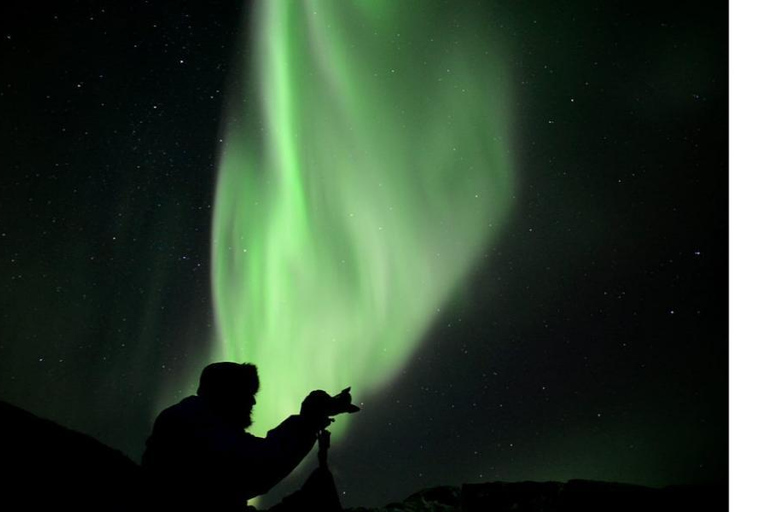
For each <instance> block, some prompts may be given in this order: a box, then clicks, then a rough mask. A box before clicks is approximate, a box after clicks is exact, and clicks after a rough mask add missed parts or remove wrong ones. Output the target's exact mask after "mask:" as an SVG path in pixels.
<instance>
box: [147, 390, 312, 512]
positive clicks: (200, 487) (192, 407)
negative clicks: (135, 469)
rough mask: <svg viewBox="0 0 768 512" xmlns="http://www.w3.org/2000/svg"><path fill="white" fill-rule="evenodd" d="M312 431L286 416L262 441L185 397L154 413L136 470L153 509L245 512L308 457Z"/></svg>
mask: <svg viewBox="0 0 768 512" xmlns="http://www.w3.org/2000/svg"><path fill="white" fill-rule="evenodd" d="M315 439H316V437H315V432H314V431H313V429H312V427H311V426H310V425H309V424H308V423H307V421H306V420H305V419H304V418H302V417H301V416H291V417H289V418H288V419H286V420H285V421H283V422H282V423H281V424H280V425H278V426H277V427H275V428H274V429H272V430H270V431H269V433H268V434H267V437H266V438H261V437H255V436H253V435H251V434H249V433H247V432H245V431H244V430H243V429H238V428H235V427H232V426H230V425H228V424H226V423H225V422H223V421H222V420H221V418H220V416H218V415H217V414H216V413H215V412H214V411H213V410H211V408H210V407H209V405H208V404H207V403H206V401H205V400H204V399H202V398H200V397H198V396H190V397H187V398H185V399H184V400H182V401H181V402H179V403H178V404H176V405H174V406H172V407H169V408H168V409H166V410H164V411H163V412H161V413H160V415H159V416H158V417H157V419H156V420H155V425H154V428H153V430H152V435H151V436H150V437H149V439H148V440H147V446H146V450H145V452H144V457H143V459H142V466H143V467H144V468H145V469H146V473H147V477H148V479H149V483H150V486H151V489H152V494H153V496H154V497H153V498H152V501H153V503H154V509H155V510H194V511H203V510H215V511H220V512H225V511H226V512H229V511H240V510H245V508H246V502H247V500H248V499H250V498H253V497H255V496H258V495H260V494H264V493H266V492H267V491H269V490H270V489H271V488H272V487H273V486H274V485H275V484H277V483H278V482H279V481H280V480H282V479H283V478H285V477H286V476H287V475H288V474H289V473H290V472H291V471H293V469H294V468H295V467H296V466H297V465H298V464H299V463H300V462H301V460H302V459H303V458H304V457H305V456H306V455H307V454H308V453H309V451H310V450H311V449H312V446H313V445H314V442H315Z"/></svg>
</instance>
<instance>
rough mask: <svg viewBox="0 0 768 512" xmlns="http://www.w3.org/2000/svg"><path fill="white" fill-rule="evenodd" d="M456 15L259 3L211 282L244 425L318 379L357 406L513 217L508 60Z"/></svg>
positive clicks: (232, 131)
mask: <svg viewBox="0 0 768 512" xmlns="http://www.w3.org/2000/svg"><path fill="white" fill-rule="evenodd" d="M453 9H454V10H455V9H458V7H454V8H453ZM476 10H477V9H475V11H476ZM457 16H458V14H457V13H456V12H451V8H447V7H446V6H445V4H444V3H443V2H426V1H425V2H421V1H420V2H413V1H412V0H402V1H392V0H387V1H384V0H379V1H375V0H365V1H363V0H358V1H350V2H341V1H334V2H331V1H326V2H320V1H315V2H311V1H284V0H274V1H263V2H259V3H258V4H257V5H256V6H255V7H254V11H253V16H252V18H251V26H250V28H249V33H250V35H249V39H248V44H249V46H250V48H249V49H248V52H247V55H248V60H247V62H246V63H245V65H244V71H245V73H244V74H242V75H241V76H239V77H237V78H238V79H239V84H238V91H237V92H236V93H235V94H233V97H232V98H231V99H232V101H231V103H230V106H229V110H228V113H227V114H228V115H227V119H226V126H225V133H224V144H223V149H222V152H221V155H220V162H219V169H218V173H219V174H218V183H217V189H216V199H215V211H214V227H213V240H212V258H213V274H212V281H213V292H214V298H215V311H216V320H217V329H218V333H217V336H218V344H217V352H218V353H216V354H214V355H216V356H218V357H217V359H228V360H234V361H250V362H254V363H255V364H257V365H258V367H259V372H260V374H261V379H262V391H261V393H260V394H259V404H258V406H257V408H256V414H255V415H254V416H255V417H254V420H255V425H254V431H255V432H256V433H260V434H263V433H264V432H265V431H266V430H268V429H269V428H271V427H273V426H274V425H275V424H277V423H279V422H280V421H281V420H282V419H284V418H285V417H286V416H288V415H289V414H293V413H295V412H296V411H297V409H298V404H300V402H301V400H302V398H303V397H304V396H306V394H307V393H308V392H309V391H311V390H312V389H317V388H323V389H327V390H328V391H330V392H336V391H338V390H340V389H342V388H343V387H346V386H350V385H351V386H352V391H353V396H354V397H355V400H356V401H360V400H361V399H364V398H365V397H366V396H370V395H371V394H372V393H374V392H375V391H376V389H378V388H380V387H381V386H383V385H385V384H386V383H387V382H390V381H391V380H392V379H393V378H394V377H395V376H396V375H397V374H398V373H399V372H400V370H401V369H402V368H403V366H404V365H405V364H406V363H407V361H408V360H409V357H410V356H411V355H412V354H413V353H414V351H415V350H416V348H417V346H418V343H419V341H420V339H421V338H422V337H423V335H424V334H425V332H426V330H427V329H428V328H429V326H430V324H431V322H432V321H433V320H434V319H435V317H436V316H437V315H438V314H439V312H440V309H441V307H443V306H444V305H445V304H446V302H447V301H449V300H450V298H451V297H452V296H453V295H455V294H456V293H457V292H458V291H459V287H460V285H461V283H462V280H464V279H465V278H466V277H467V275H468V273H469V271H470V270H471V269H472V268H473V266H474V265H475V264H476V263H477V259H478V255H479V254H480V253H481V252H482V249H483V247H484V246H485V245H486V244H487V243H488V241H489V239H490V237H491V236H492V234H493V233H494V231H495V230H496V229H497V227H498V226H499V224H500V223H502V222H503V220H504V218H505V217H506V214H507V213H508V209H509V203H510V197H511V175H510V155H509V151H508V141H509V134H508V124H509V120H508V114H507V113H508V102H509V99H508V93H509V84H508V80H507V78H506V76H505V71H504V69H505V66H504V61H503V57H504V56H503V55H500V54H499V51H498V49H497V48H496V47H495V46H494V45H493V41H492V39H491V34H492V31H491V30H490V29H489V28H488V27H489V26H490V24H488V26H486V25H485V24H483V19H482V15H481V14H478V13H476V12H474V11H473V10H472V9H469V8H466V9H462V10H461V13H460V16H461V17H460V18H458V17H457ZM459 21H460V23H459ZM336 425H337V426H336V427H334V430H335V431H336V432H337V433H338V432H339V431H340V430H343V429H344V421H341V422H339V423H337V424H336Z"/></svg>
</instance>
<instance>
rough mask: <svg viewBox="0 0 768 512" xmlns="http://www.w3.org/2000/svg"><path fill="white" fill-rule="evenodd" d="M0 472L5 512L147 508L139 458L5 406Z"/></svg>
mask: <svg viewBox="0 0 768 512" xmlns="http://www.w3.org/2000/svg"><path fill="white" fill-rule="evenodd" d="M0 467H1V468H2V474H3V477H2V484H1V485H0V510H2V511H9V512H11V511H17V510H18V511H25V512H27V511H38V510H39V511H43V510H45V511H51V510H77V511H78V512H89V511H99V512H108V511H115V512H138V511H145V510H147V507H146V503H147V502H148V500H146V497H145V496H144V495H143V489H144V485H143V482H142V474H141V469H140V468H139V467H138V466H137V465H136V464H135V463H134V462H133V461H132V460H130V459H129V458H128V457H126V456H125V455H123V454H122V453H120V452H119V451H117V450H114V449H112V448H110V447H108V446H105V445H104V444H102V443H100V442H98V441H97V440H95V439H93V438H92V437H89V436H87V435H85V434H81V433H79V432H74V431H72V430H69V429H67V428H64V427H62V426H61V425H58V424H56V423H54V422H52V421H48V420H44V419H41V418H38V417H37V416H34V415H33V414H30V413H29V412H27V411H24V410H22V409H19V408H18V407H14V406H12V405H10V404H7V403H5V402H2V401H0ZM727 499H728V491H727V487H726V486H725V485H721V486H715V485H713V486H674V487H666V488H663V489H653V488H650V487H642V486H637V485H629V484H619V483H608V482H593V481H586V480H571V481H569V482H566V483H562V482H516V483H508V482H493V483H481V484H465V485H463V486H461V487H451V486H442V487H433V488H430V489H424V490H422V491H419V492H417V493H415V494H413V495H411V496H409V497H408V498H406V499H405V500H404V501H402V502H401V503H392V504H390V505H387V506H386V507H384V508H354V509H348V511H349V512H505V511H514V512H575V511H585V512H672V511H675V512H677V511H681V510H685V511H692V512H702V511H713V512H714V511H723V512H725V511H726V510H728V503H727ZM180 512H181V511H180ZM212 512H215V511H212ZM318 512H323V511H318Z"/></svg>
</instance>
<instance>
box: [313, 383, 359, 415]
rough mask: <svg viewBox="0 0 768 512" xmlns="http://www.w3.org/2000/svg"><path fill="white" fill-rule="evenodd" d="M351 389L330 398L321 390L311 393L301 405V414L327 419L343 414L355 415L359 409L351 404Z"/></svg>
mask: <svg viewBox="0 0 768 512" xmlns="http://www.w3.org/2000/svg"><path fill="white" fill-rule="evenodd" d="M350 390H351V388H346V389H344V390H343V391H342V392H341V393H339V394H338V395H335V396H331V395H329V394H328V393H326V392H325V391H323V390H320V389H317V390H315V391H312V392H311V393H310V394H309V395H308V396H307V398H305V399H304V401H303V402H302V404H301V414H302V415H310V416H320V417H324V418H328V417H331V416H336V415H338V414H343V413H348V414H351V413H355V412H358V411H360V408H359V407H358V406H356V405H354V404H353V403H352V395H351V393H350Z"/></svg>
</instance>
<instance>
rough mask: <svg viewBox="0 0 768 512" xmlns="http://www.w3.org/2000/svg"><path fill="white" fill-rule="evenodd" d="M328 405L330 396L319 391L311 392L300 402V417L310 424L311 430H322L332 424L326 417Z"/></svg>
mask: <svg viewBox="0 0 768 512" xmlns="http://www.w3.org/2000/svg"><path fill="white" fill-rule="evenodd" d="M330 403H331V396H330V395H329V394H328V393H326V392H325V391H323V390H321V389H317V390H315V391H313V392H311V393H310V394H309V395H307V397H306V398H305V399H304V401H303V402H301V413H300V415H301V417H302V418H304V419H305V420H306V421H307V422H308V423H309V424H310V426H311V427H312V430H314V431H319V430H323V429H324V428H326V427H327V426H328V425H330V424H331V423H333V420H332V419H331V418H329V417H328V409H329V404H330Z"/></svg>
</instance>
